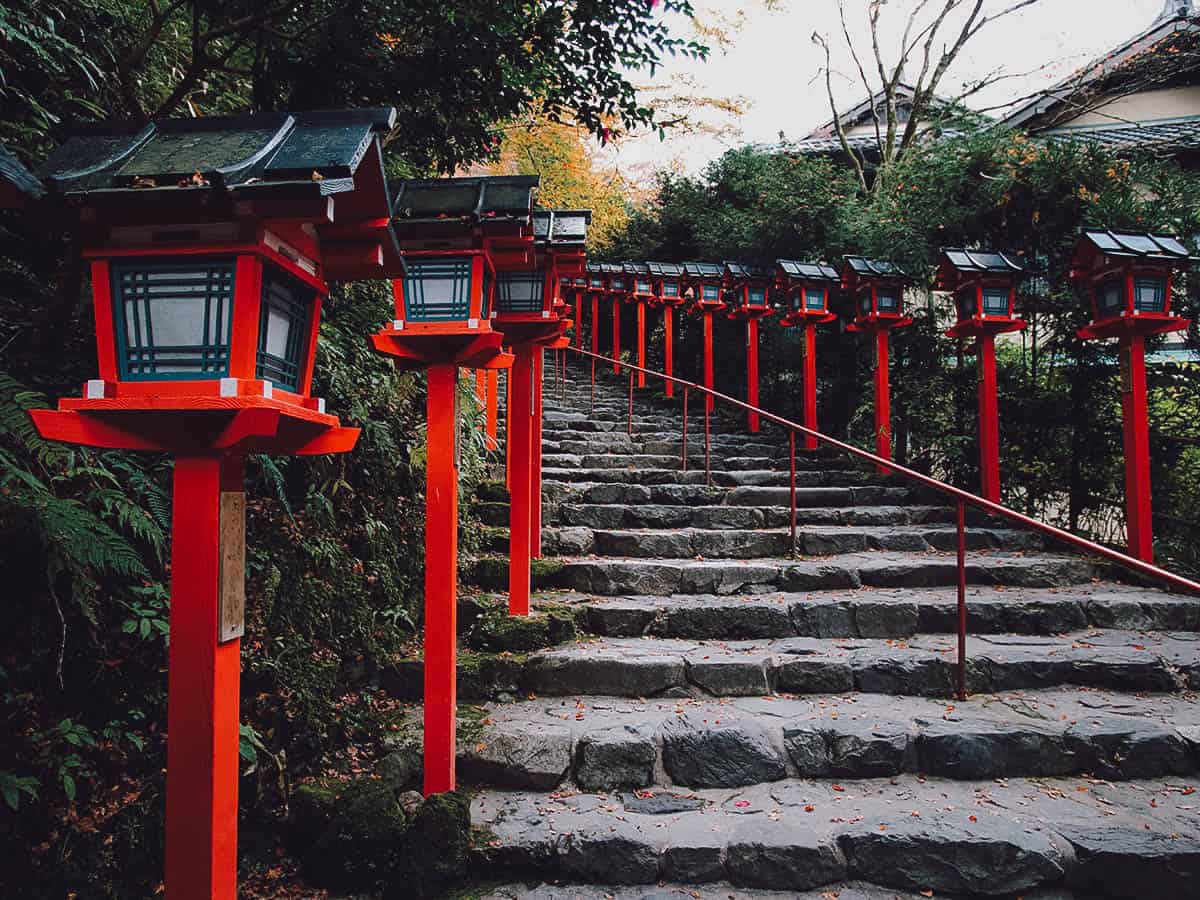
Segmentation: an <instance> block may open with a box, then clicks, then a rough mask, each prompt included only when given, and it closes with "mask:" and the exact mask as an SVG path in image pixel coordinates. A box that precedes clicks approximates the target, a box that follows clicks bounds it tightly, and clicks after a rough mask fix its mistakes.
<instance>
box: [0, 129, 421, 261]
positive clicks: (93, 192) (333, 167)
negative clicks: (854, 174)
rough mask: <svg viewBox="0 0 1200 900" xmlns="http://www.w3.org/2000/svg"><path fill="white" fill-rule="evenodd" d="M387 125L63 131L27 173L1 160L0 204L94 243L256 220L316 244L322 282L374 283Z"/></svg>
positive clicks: (386, 243) (381, 245)
mask: <svg viewBox="0 0 1200 900" xmlns="http://www.w3.org/2000/svg"><path fill="white" fill-rule="evenodd" d="M395 122H396V111H395V110H394V109H392V108H391V107H385V108H377V109H344V110H325V111H315V112H295V113H288V112H269V113H254V114H247V115H233V116H204V117H200V118H190V119H161V120H157V121H154V122H150V123H148V124H141V123H129V122H98V123H91V124H86V125H79V126H73V127H71V128H70V130H69V131H68V133H67V136H66V138H65V139H64V140H63V142H62V143H61V144H60V145H59V147H58V148H57V149H56V150H55V151H54V152H53V153H51V154H50V156H49V158H47V159H46V161H45V162H44V163H43V164H42V165H41V166H39V167H38V169H37V170H36V174H33V173H29V171H28V170H26V169H24V167H15V166H13V165H12V163H14V162H15V160H14V159H0V205H13V204H12V200H13V199H14V198H13V195H12V192H13V189H17V190H19V194H17V195H16V198H15V199H16V205H21V206H25V205H29V204H30V203H32V202H34V201H37V202H38V204H39V206H40V207H41V212H42V213H44V214H48V215H51V216H56V217H67V218H68V221H69V222H70V223H71V224H73V225H74V226H75V227H76V228H77V229H78V230H79V231H80V232H81V233H82V234H83V235H84V237H85V240H86V241H87V242H88V243H89V244H93V245H101V246H102V245H104V244H106V243H107V242H108V240H109V239H110V238H111V237H112V236H113V234H114V232H113V231H111V229H115V228H118V227H125V226H152V227H158V226H171V225H181V226H187V225H194V224H205V223H213V222H235V221H253V222H261V223H266V224H268V225H269V227H270V230H271V231H272V232H273V233H274V234H275V235H276V236H277V237H279V238H282V239H283V240H284V241H287V242H289V243H291V244H294V245H296V246H300V247H305V246H309V245H310V244H311V242H312V239H313V238H314V237H315V238H317V239H318V240H319V250H320V255H321V258H322V259H321V263H322V277H325V278H332V279H345V278H372V277H381V276H383V275H385V274H386V273H388V272H391V271H395V270H397V269H398V268H399V267H400V258H399V255H398V248H397V246H396V240H395V235H394V233H393V232H392V229H391V227H390V225H389V221H388V217H389V213H390V209H391V204H390V202H389V196H388V185H387V181H386V179H385V178H384V171H383V154H382V150H381V149H380V142H379V136H380V134H383V133H386V132H387V131H389V130H390V129H391V128H392V127H393V126H394V125H395ZM18 165H19V164H18ZM313 229H315V232H314V231H313ZM165 239H166V238H160V237H158V236H157V235H156V236H154V237H152V238H151V240H152V241H158V240H165ZM172 239H173V240H175V241H176V243H179V242H180V241H179V236H176V237H174V238H172ZM200 242H202V241H201V239H200V238H195V239H190V243H191V244H192V245H196V244H198V243H200Z"/></svg>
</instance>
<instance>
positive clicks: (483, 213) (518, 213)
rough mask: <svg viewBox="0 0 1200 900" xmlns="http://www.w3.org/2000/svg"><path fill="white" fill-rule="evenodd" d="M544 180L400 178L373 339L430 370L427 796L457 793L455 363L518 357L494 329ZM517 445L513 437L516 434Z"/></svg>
mask: <svg viewBox="0 0 1200 900" xmlns="http://www.w3.org/2000/svg"><path fill="white" fill-rule="evenodd" d="M537 183H538V179H537V178H536V177H523V176H512V177H498V178H444V179H433V180H414V181H401V182H398V183H397V185H396V198H395V201H394V203H393V211H394V216H395V218H394V222H393V224H394V227H395V230H396V235H397V238H398V240H399V242H400V248H401V252H402V253H403V255H404V272H403V275H402V276H401V277H399V278H397V279H395V280H394V281H393V294H394V297H395V318H394V319H393V321H392V323H391V325H390V326H388V327H386V328H384V329H383V330H381V331H379V332H378V333H377V334H375V335H373V336H372V338H371V341H372V344H373V345H374V347H375V350H376V351H378V352H379V353H382V354H384V355H386V356H390V357H392V358H393V359H394V361H395V363H396V365H397V367H399V368H404V369H414V368H417V369H425V370H426V378H427V382H428V389H427V399H426V453H425V457H426V462H425V671H424V678H425V707H424V740H425V748H424V754H425V776H424V778H425V781H424V789H425V793H426V794H427V795H428V794H435V793H441V792H443V791H452V790H454V788H455V786H456V783H457V780H456V776H455V725H456V718H457V710H456V700H457V683H456V665H457V649H458V645H457V607H458V462H459V440H458V439H459V435H458V427H459V425H458V423H459V417H458V396H459V392H458V368H459V366H464V367H474V368H480V369H489V370H495V369H502V368H508V367H509V366H512V365H513V364H514V363H513V357H512V355H511V354H509V353H507V352H505V351H504V349H503V347H502V344H503V342H504V340H503V335H501V333H500V332H499V331H496V330H494V329H493V328H492V319H491V311H492V296H493V293H494V284H495V279H496V268H497V266H498V265H499V262H500V261H501V260H503V259H505V254H507V253H516V254H518V255H519V254H522V253H527V252H528V251H524V250H522V249H521V248H522V246H524V245H529V244H531V243H532V234H531V229H530V221H529V215H530V208H531V206H532V195H533V190H534V188H535V187H536V186H537ZM509 440H510V441H511V440H512V437H511V435H510V437H509Z"/></svg>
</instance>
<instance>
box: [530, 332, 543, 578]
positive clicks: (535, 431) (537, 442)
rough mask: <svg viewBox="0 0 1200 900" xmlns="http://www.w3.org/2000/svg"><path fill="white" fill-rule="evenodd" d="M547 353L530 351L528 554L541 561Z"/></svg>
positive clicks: (539, 349)
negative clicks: (544, 375)
mask: <svg viewBox="0 0 1200 900" xmlns="http://www.w3.org/2000/svg"><path fill="white" fill-rule="evenodd" d="M545 361H546V351H545V349H544V348H542V347H536V348H535V349H534V351H533V417H532V418H531V419H530V423H529V427H530V428H531V429H532V432H531V434H530V437H529V555H530V556H531V557H532V558H533V559H541V558H542V377H543V372H544V369H545Z"/></svg>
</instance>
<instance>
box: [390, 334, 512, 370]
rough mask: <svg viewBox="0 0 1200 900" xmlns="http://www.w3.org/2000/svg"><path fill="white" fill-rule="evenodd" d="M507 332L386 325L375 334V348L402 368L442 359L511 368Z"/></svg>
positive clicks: (468, 365)
mask: <svg viewBox="0 0 1200 900" xmlns="http://www.w3.org/2000/svg"><path fill="white" fill-rule="evenodd" d="M504 342H505V341H504V336H503V335H502V334H500V333H499V332H497V331H491V330H488V331H480V332H472V333H467V334H464V333H462V332H456V333H452V334H451V333H448V334H429V333H425V334H420V333H416V332H412V331H409V330H407V329H405V330H403V331H398V330H396V329H394V328H384V329H383V330H382V331H380V332H378V333H377V334H373V335H371V343H372V344H374V345H375V349H376V350H377V351H378V352H379V353H382V354H384V355H385V356H391V357H393V358H394V360H395V363H396V368H398V369H425V368H428V367H429V366H432V365H436V364H438V363H454V364H455V365H459V366H463V367H465V368H470V369H507V368H509V367H510V366H512V354H511V353H505V352H504V348H503V347H502V346H501V345H502V344H503V343H504Z"/></svg>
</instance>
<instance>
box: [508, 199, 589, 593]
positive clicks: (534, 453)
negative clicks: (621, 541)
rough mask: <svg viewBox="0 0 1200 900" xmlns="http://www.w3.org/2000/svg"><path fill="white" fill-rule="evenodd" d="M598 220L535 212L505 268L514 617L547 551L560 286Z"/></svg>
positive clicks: (564, 322) (578, 264) (562, 315)
mask: <svg viewBox="0 0 1200 900" xmlns="http://www.w3.org/2000/svg"><path fill="white" fill-rule="evenodd" d="M590 221H591V213H590V212H588V211H586V210H554V211H538V212H537V213H533V214H532V217H531V222H532V225H531V231H530V237H529V240H528V242H527V243H525V244H523V245H522V249H521V253H520V254H518V253H515V252H510V253H508V254H506V256H505V258H504V259H503V260H502V261H500V262H499V263H498V264H497V274H496V302H495V304H494V306H493V309H492V325H493V327H494V328H496V329H497V330H498V331H500V332H502V333H503V335H504V342H505V344H507V345H508V346H510V347H512V348H513V353H514V354H515V356H516V362H515V364H514V366H513V374H512V384H513V390H512V397H511V398H510V416H509V438H508V460H509V467H510V468H509V553H508V558H509V562H508V611H509V613H510V614H511V615H518V616H526V615H529V599H530V589H531V566H530V561H531V560H532V559H534V558H536V557H537V556H538V555H539V554H540V543H541V501H542V467H541V435H542V407H541V396H542V371H541V366H542V356H543V353H544V350H545V348H546V347H553V346H564V345H562V344H560V343H559V341H560V338H562V337H563V335H564V334H565V333H566V332H567V330H568V329H570V327H571V325H572V322H571V320H570V319H569V318H567V306H566V304H565V303H563V302H562V300H561V298H560V297H559V294H558V287H559V284H560V278H561V277H563V276H564V275H565V276H568V277H572V278H574V277H577V276H581V275H582V273H583V271H584V257H583V247H584V242H585V240H586V237H587V225H588V223H589V222H590Z"/></svg>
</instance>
